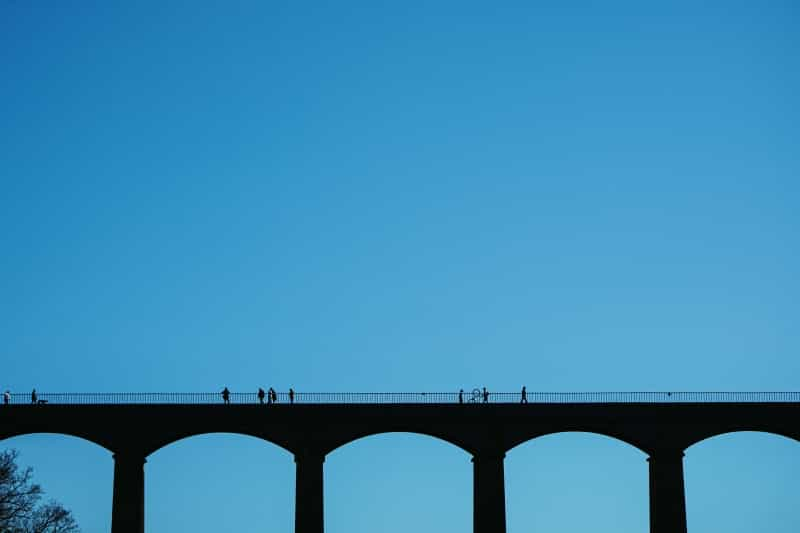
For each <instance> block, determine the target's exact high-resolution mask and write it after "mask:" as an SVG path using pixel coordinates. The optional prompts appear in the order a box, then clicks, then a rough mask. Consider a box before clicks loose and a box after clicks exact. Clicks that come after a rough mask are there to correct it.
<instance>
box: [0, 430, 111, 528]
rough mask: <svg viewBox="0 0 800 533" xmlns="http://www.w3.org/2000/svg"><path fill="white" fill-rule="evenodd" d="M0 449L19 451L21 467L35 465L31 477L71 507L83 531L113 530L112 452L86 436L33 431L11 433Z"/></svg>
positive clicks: (48, 497)
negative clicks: (17, 433) (18, 433)
mask: <svg viewBox="0 0 800 533" xmlns="http://www.w3.org/2000/svg"><path fill="white" fill-rule="evenodd" d="M0 449H2V450H8V449H15V450H17V451H18V452H19V457H18V459H17V464H18V466H19V468H20V469H24V468H26V467H28V466H30V467H32V468H33V476H32V480H33V482H34V483H36V484H39V485H41V487H42V489H43V490H44V496H43V498H42V503H44V502H47V501H49V500H51V499H53V500H56V501H57V502H59V503H60V504H62V505H63V506H64V507H65V508H66V509H68V510H69V511H71V513H72V516H73V517H74V518H75V521H76V522H77V523H78V526H79V527H80V528H81V530H82V531H110V530H111V502H112V496H113V493H112V490H111V487H112V486H113V480H114V460H113V457H112V454H111V452H110V451H109V450H108V449H106V448H105V447H103V446H101V445H100V444H98V443H96V442H94V441H91V440H89V439H86V438H84V437H80V436H76V435H70V434H65V433H47V432H33V433H25V434H20V435H15V436H13V437H8V438H6V439H4V440H3V441H2V443H0Z"/></svg>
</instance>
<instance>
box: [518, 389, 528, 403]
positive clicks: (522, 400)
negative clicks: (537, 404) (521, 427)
mask: <svg viewBox="0 0 800 533" xmlns="http://www.w3.org/2000/svg"><path fill="white" fill-rule="evenodd" d="M519 403H528V390H527V389H526V388H525V385H523V386H522V394H521V396H520V399H519Z"/></svg>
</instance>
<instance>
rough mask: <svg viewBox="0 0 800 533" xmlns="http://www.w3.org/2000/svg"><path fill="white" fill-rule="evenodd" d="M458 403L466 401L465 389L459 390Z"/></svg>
mask: <svg viewBox="0 0 800 533" xmlns="http://www.w3.org/2000/svg"><path fill="white" fill-rule="evenodd" d="M458 403H464V389H459V390H458Z"/></svg>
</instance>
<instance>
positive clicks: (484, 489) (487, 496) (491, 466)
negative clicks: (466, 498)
mask: <svg viewBox="0 0 800 533" xmlns="http://www.w3.org/2000/svg"><path fill="white" fill-rule="evenodd" d="M505 456H506V454H505V453H504V452H502V451H491V452H488V453H486V452H484V453H478V454H476V455H475V456H473V458H472V465H473V468H472V472H473V490H472V495H473V502H472V506H473V507H472V523H473V526H472V527H473V532H474V533H505V531H506V493H505V474H504V471H503V459H504V458H505Z"/></svg>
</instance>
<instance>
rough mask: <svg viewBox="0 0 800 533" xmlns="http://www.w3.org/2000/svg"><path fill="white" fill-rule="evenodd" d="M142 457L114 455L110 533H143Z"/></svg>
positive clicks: (143, 461)
mask: <svg viewBox="0 0 800 533" xmlns="http://www.w3.org/2000/svg"><path fill="white" fill-rule="evenodd" d="M145 462H146V460H145V458H144V456H142V455H138V454H132V453H127V452H126V453H115V454H114V500H113V503H112V510H111V533H144V463H145Z"/></svg>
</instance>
